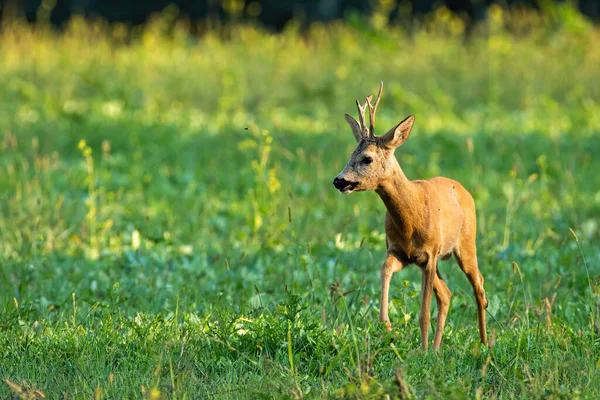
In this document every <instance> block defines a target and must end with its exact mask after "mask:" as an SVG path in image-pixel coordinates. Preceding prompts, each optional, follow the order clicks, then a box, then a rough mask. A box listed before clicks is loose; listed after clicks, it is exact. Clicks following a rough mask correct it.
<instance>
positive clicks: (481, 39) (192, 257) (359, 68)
mask: <svg viewBox="0 0 600 400" xmlns="http://www.w3.org/2000/svg"><path fill="white" fill-rule="evenodd" d="M0 60H1V61H0V82H2V83H1V84H0V147H1V153H0V360H1V361H0V379H3V380H4V382H0V398H3V399H17V398H25V399H34V398H41V396H42V395H43V396H45V398H47V399H125V398H127V399H203V398H210V399H234V398H235V399H246V398H248V399H285V398H290V399H292V398H293V399H298V398H307V399H317V398H348V399H351V398H360V399H367V398H369V399H382V398H390V399H394V398H417V399H423V398H426V399H448V398H452V399H463V398H465V399H466V398H469V399H470V398H496V399H510V398H527V399H577V398H580V399H595V398H599V397H600V244H599V243H600V241H599V239H600V226H599V223H600V219H599V215H600V140H599V139H600V84H599V82H600V69H599V66H600V29H599V28H597V27H594V26H593V25H591V24H590V23H589V22H588V21H586V20H585V19H583V18H582V17H581V16H580V15H578V14H577V13H575V12H574V11H572V9H571V8H569V7H561V8H557V9H556V10H554V11H553V13H549V14H544V15H539V14H533V13H510V14H509V13H506V12H504V11H502V10H501V9H499V8H492V9H491V11H490V16H489V19H488V21H487V22H485V23H482V24H480V25H478V26H476V27H475V28H474V29H473V30H472V31H470V32H469V33H468V34H465V26H464V24H463V23H462V22H461V21H460V20H459V19H457V18H456V17H453V16H452V15H451V14H450V13H449V12H447V11H444V10H441V11H438V12H437V13H435V14H433V15H431V16H429V17H427V18H426V20H425V21H424V22H423V23H422V24H421V25H418V26H414V27H413V29H411V30H410V31H407V30H404V29H402V28H400V27H398V26H395V27H394V26H386V25H385V24H384V23H383V22H382V19H381V18H377V16H375V17H374V18H372V19H369V20H358V19H352V18H350V19H349V20H347V21H346V22H344V23H333V24H329V25H322V24H314V25H312V26H311V27H310V28H308V29H307V30H300V28H299V26H298V25H296V24H290V25H289V26H288V27H287V28H286V29H285V30H284V31H283V32H281V33H270V32H268V31H266V30H264V29H261V28H259V27H255V26H249V25H233V26H220V27H217V28H215V29H214V30H211V31H208V32H206V33H205V34H204V35H202V36H199V37H195V36H192V35H190V34H189V25H188V24H187V23H186V22H185V21H179V20H176V21H174V20H172V19H170V17H169V16H165V17H163V18H158V19H156V20H153V21H152V22H151V23H149V24H148V25H147V26H145V27H143V28H137V29H134V30H128V29H127V28H125V27H124V26H122V25H118V24H117V25H108V24H106V23H103V22H93V23H87V22H85V21H83V20H79V19H74V20H72V21H71V23H70V24H69V26H68V27H66V28H65V30H64V31H61V32H56V31H52V30H50V29H48V28H45V27H43V26H38V27H31V26H26V25H24V24H21V23H19V22H14V23H8V24H5V25H4V29H3V32H2V34H0ZM382 80H383V81H384V85H385V87H384V93H383V98H382V100H381V105H380V107H379V112H378V118H377V125H378V132H379V133H382V132H383V131H384V130H387V129H389V128H391V127H392V126H393V125H395V124H396V123H398V122H399V121H400V120H402V119H403V118H404V117H406V116H407V115H409V114H414V115H415V117H416V122H415V126H414V129H413V131H412V133H411V136H410V138H409V140H408V141H407V142H406V143H405V144H404V145H403V146H402V147H400V148H399V149H398V150H397V151H396V156H397V158H398V160H399V162H400V165H401V166H402V168H403V169H404V171H405V173H406V174H407V176H408V177H409V178H411V179H422V178H431V177H434V176H437V175H444V176H447V177H451V178H453V179H456V180H458V181H460V182H461V183H462V184H463V185H464V186H465V187H466V188H467V189H468V190H469V191H470V192H471V193H472V195H473V197H474V198H475V202H476V205H477V212H478V259H479V264H480V268H481V272H482V274H483V275H484V277H485V289H486V291H487V296H488V300H489V308H488V309H487V319H488V335H489V337H490V346H489V347H485V346H482V345H480V344H479V335H478V332H477V321H476V308H475V300H474V296H473V294H472V290H471V287H470V285H469V283H468V281H467V279H466V278H465V276H464V275H463V274H462V272H461V271H460V269H459V268H458V266H457V265H456V262H455V261H454V260H449V261H445V262H441V263H440V271H441V273H442V275H443V276H444V279H445V280H446V282H447V283H448V286H449V288H450V290H451V291H452V292H453V297H452V302H451V305H450V312H449V314H448V320H447V324H446V329H445V331H444V341H443V344H442V351H441V352H434V351H430V352H427V353H424V352H422V351H421V349H420V345H421V344H420V336H419V327H418V323H417V319H418V312H419V308H420V295H419V294H420V284H421V279H420V271H419V270H418V268H417V267H414V266H412V267H410V268H406V269H405V270H403V271H401V272H400V273H398V274H396V275H394V278H393V280H392V288H391V290H390V296H391V298H392V301H391V304H390V318H391V321H392V324H393V330H392V331H391V332H387V331H385V329H384V327H383V326H382V324H380V323H379V322H378V310H379V269H380V266H381V264H382V263H383V261H384V257H385V233H384V228H383V222H384V215H385V208H384V206H383V203H382V202H381V200H380V199H379V198H378V196H377V195H376V194H375V193H372V192H367V193H355V194H351V195H348V196H344V195H342V194H340V193H339V192H337V191H336V190H335V188H334V187H333V185H332V180H333V178H334V177H335V176H336V175H337V174H338V172H339V171H340V170H341V169H342V168H343V167H344V165H345V164H346V162H347V160H348V158H349V155H350V152H351V151H352V150H353V149H354V147H355V141H354V138H353V136H352V133H351V131H350V129H349V127H348V126H347V125H346V122H345V121H344V117H343V115H344V113H345V112H348V113H350V114H352V115H354V116H356V107H355V103H354V102H355V99H357V98H360V99H364V97H365V96H367V95H368V94H371V93H374V92H376V90H377V87H378V84H379V81H382ZM432 308H433V312H434V314H433V315H432V316H433V317H434V316H435V310H436V307H435V302H434V305H433V306H432ZM431 338H433V335H431ZM386 396H388V397H386Z"/></svg>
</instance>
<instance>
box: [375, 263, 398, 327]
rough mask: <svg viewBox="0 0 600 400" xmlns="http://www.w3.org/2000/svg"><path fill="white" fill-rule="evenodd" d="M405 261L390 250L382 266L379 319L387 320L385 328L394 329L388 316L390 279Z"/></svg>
mask: <svg viewBox="0 0 600 400" xmlns="http://www.w3.org/2000/svg"><path fill="white" fill-rule="evenodd" d="M403 266H404V263H403V262H402V261H401V260H400V259H399V258H398V257H396V256H395V255H394V254H392V253H390V252H388V254H387V257H386V259H385V262H384V263H383V265H382V266H381V302H380V304H379V321H381V322H385V328H386V329H387V330H388V331H391V330H392V324H391V323H390V318H389V316H388V303H389V292H390V281H391V280H392V275H393V274H394V272H398V271H400V270H401V269H402V267H403Z"/></svg>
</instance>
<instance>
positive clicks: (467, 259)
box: [334, 88, 487, 350]
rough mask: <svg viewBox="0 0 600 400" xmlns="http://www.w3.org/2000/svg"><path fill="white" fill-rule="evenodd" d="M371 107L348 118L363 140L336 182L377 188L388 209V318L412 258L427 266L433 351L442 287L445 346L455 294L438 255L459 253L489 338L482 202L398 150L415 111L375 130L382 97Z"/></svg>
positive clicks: (424, 334)
mask: <svg viewBox="0 0 600 400" xmlns="http://www.w3.org/2000/svg"><path fill="white" fill-rule="evenodd" d="M381 90H382V89H381V88H380V92H379V95H378V97H377V101H376V103H375V105H374V106H372V105H371V98H370V97H368V98H367V103H366V104H365V105H364V106H363V107H361V106H360V103H358V101H357V104H358V109H359V116H360V124H359V122H357V121H355V120H354V119H353V118H352V117H350V116H349V115H346V120H347V121H348V123H349V124H350V126H351V127H352V131H353V133H354V136H355V138H356V140H357V141H358V146H357V148H356V150H354V152H353V153H352V155H351V159H350V162H349V163H348V165H347V166H346V168H344V170H343V171H342V172H341V173H340V174H339V175H338V176H337V177H336V179H335V180H334V185H335V186H336V188H338V189H339V190H340V191H341V192H343V193H350V192H352V191H363V190H374V191H375V192H376V193H377V194H378V195H379V197H380V198H381V199H382V200H383V203H384V204H385V206H386V208H387V213H386V217H385V232H386V244H387V256H386V260H385V262H384V263H383V266H382V267H381V304H380V320H381V321H382V322H385V323H386V328H387V329H388V330H389V329H391V324H390V322H389V317H388V302H389V287H390V280H391V278H392V275H393V274H394V273H395V272H398V271H400V270H401V269H402V268H403V267H405V266H406V265H409V264H417V265H418V266H419V267H421V269H422V276H423V279H422V305H421V313H420V315H419V325H420V328H421V339H422V343H423V348H424V349H425V350H427V346H428V332H429V327H430V304H431V300H432V295H433V293H435V296H436V302H437V305H438V318H437V326H436V331H435V338H434V342H433V347H434V348H435V349H437V348H439V347H440V345H441V341H442V332H443V329H444V324H445V321H446V315H447V313H448V308H449V306H450V297H451V292H450V290H449V289H448V287H447V286H446V284H445V282H444V281H443V279H442V277H441V275H440V273H439V271H438V265H437V264H438V259H443V260H445V259H448V258H450V257H451V256H452V255H454V256H455V258H456V260H457V262H458V264H459V266H460V268H461V269H462V270H463V272H464V273H465V275H466V276H467V278H468V279H469V282H470V283H471V285H472V286H473V290H474V293H475V298H476V301H477V310H478V319H479V332H480V338H481V341H482V342H483V343H486V341H487V337H486V327H485V308H486V307H487V300H486V298H485V291H484V289H483V276H482V275H481V273H480V272H479V268H478V265H477V250H476V217H475V203H474V201H473V198H472V197H471V195H470V194H469V192H468V191H467V190H466V189H465V188H464V187H463V186H462V185H461V184H460V183H458V182H457V181H454V180H452V179H448V178H444V177H437V178H432V179H429V180H415V181H411V180H409V179H408V178H407V177H406V176H405V175H404V172H403V171H402V169H401V168H400V165H399V164H398V161H397V160H396V157H395V156H394V150H395V148H396V147H398V146H400V145H402V144H403V143H404V141H405V140H406V139H407V138H408V135H409V134H410V129H411V127H412V124H413V122H414V118H413V117H412V116H410V117H408V118H407V119H405V120H404V121H402V122H401V123H400V124H398V125H397V126H396V127H395V128H393V129H392V130H390V131H389V132H388V133H386V134H385V135H383V136H377V137H376V136H375V135H374V133H373V131H374V123H375V111H376V108H377V105H378V103H379V99H380V96H381ZM367 104H368V105H369V111H370V117H371V125H370V127H369V129H368V130H367V127H366V123H365V118H364V111H365V109H366V106H367Z"/></svg>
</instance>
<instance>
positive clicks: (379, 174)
mask: <svg viewBox="0 0 600 400" xmlns="http://www.w3.org/2000/svg"><path fill="white" fill-rule="evenodd" d="M382 91H383V82H381V84H380V85H379V93H378V94H377V100H375V104H374V105H373V104H371V100H372V99H373V96H369V97H367V99H366V101H365V103H364V104H363V105H362V106H361V104H360V102H359V101H358V100H356V106H357V108H358V119H359V120H358V121H356V120H355V119H354V118H352V117H351V116H350V115H348V114H346V121H347V122H348V124H349V125H350V128H352V133H353V134H354V138H355V139H356V141H357V142H358V146H356V149H354V151H353V152H352V154H351V155H350V161H348V164H347V165H346V167H345V168H344V169H343V170H342V172H340V173H339V175H338V176H336V177H335V179H334V180H333V185H334V186H335V187H336V189H338V190H339V191H340V192H342V193H344V194H347V193H351V192H355V191H364V190H375V189H377V187H378V186H379V185H380V183H381V182H383V181H384V180H385V179H386V178H388V177H389V176H390V175H391V174H392V172H393V170H394V166H396V165H397V161H396V158H395V156H394V150H395V149H396V147H398V146H400V145H402V143H404V142H405V141H406V139H407V138H408V135H409V134H410V129H411V128H412V125H413V122H414V121H415V118H414V117H413V116H412V115H410V116H408V117H407V118H406V119H405V120H404V121H402V122H400V123H399V124H398V125H396V126H395V127H394V128H392V129H390V130H389V131H388V132H387V133H386V134H384V135H382V136H375V113H376V112H377V106H378V105H379V100H380V99H381V93H382ZM367 106H368V107H369V122H370V124H369V126H368V127H367V124H366V122H365V111H366V109H367Z"/></svg>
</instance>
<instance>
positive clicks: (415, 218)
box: [375, 161, 424, 235]
mask: <svg viewBox="0 0 600 400" xmlns="http://www.w3.org/2000/svg"><path fill="white" fill-rule="evenodd" d="M375 191H376V192H377V194H378V195H379V197H381V200H383V203H384V204H385V207H386V208H387V210H388V212H389V213H390V216H391V217H392V220H393V221H394V224H395V225H396V226H397V227H398V228H399V229H400V230H401V231H404V232H406V234H408V235H410V234H411V233H412V231H413V230H414V229H415V228H417V227H418V226H419V225H420V223H421V220H422V218H423V206H424V205H423V199H422V195H421V190H420V188H419V187H418V184H416V183H414V182H412V181H411V180H410V179H408V178H407V177H406V175H404V172H403V171H402V169H401V168H400V165H398V162H397V161H396V162H395V163H394V169H393V172H392V174H391V175H390V176H389V177H388V178H387V179H386V180H384V181H383V182H381V184H380V185H379V187H378V188H377V189H376V190H375Z"/></svg>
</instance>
